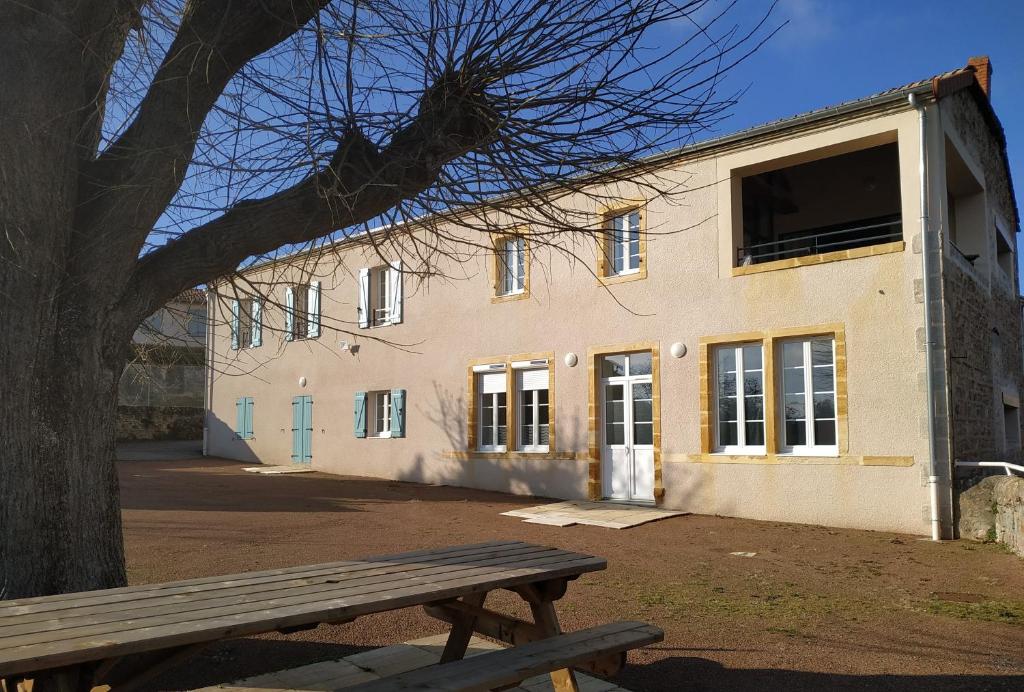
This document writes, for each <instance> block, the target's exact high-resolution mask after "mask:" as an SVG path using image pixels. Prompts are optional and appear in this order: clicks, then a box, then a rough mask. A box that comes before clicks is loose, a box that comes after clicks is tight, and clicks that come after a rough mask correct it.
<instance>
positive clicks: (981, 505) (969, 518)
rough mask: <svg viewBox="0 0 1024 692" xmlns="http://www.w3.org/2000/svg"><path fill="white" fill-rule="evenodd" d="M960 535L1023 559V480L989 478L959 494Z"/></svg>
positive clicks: (1015, 477)
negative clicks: (996, 544)
mask: <svg viewBox="0 0 1024 692" xmlns="http://www.w3.org/2000/svg"><path fill="white" fill-rule="evenodd" d="M960 535H961V537H963V538H969V539H971V540H975V541H992V540H995V541H998V542H999V543H1002V544H1004V545H1006V546H1007V547H1008V548H1009V549H1010V550H1012V551H1013V552H1015V553H1017V554H1018V555H1021V556H1024V478H1021V477H1019V476H988V477H986V478H985V479H984V480H982V481H981V482H980V483H978V484H977V485H975V486H974V487H973V488H971V489H970V490H967V491H965V492H963V493H961V494H960Z"/></svg>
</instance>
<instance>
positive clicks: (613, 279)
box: [597, 259, 647, 286]
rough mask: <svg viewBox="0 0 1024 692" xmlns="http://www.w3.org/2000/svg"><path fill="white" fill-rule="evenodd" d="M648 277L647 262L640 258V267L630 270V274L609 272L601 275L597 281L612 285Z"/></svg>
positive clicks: (604, 284) (603, 284)
mask: <svg viewBox="0 0 1024 692" xmlns="http://www.w3.org/2000/svg"><path fill="white" fill-rule="evenodd" d="M646 278H647V264H646V262H644V260H642V259H641V260H640V268H639V269H637V270H636V271H632V272H629V273H628V274H608V275H599V276H598V277H597V282H598V283H599V284H601V285H602V286H612V285H614V284H624V283H628V282H630V281H641V280H643V279H646Z"/></svg>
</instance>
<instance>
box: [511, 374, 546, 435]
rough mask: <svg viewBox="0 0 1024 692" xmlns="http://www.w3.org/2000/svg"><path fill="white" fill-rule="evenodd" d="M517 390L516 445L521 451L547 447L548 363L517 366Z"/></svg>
mask: <svg viewBox="0 0 1024 692" xmlns="http://www.w3.org/2000/svg"><path fill="white" fill-rule="evenodd" d="M516 394H517V396H518V401H519V410H518V417H519V438H518V440H517V443H518V448H519V449H520V450H521V451H524V452H546V451H548V445H549V443H550V442H549V438H550V427H549V419H548V415H549V414H548V369H547V367H544V368H534V369H529V370H517V371H516Z"/></svg>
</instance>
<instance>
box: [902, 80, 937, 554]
mask: <svg viewBox="0 0 1024 692" xmlns="http://www.w3.org/2000/svg"><path fill="white" fill-rule="evenodd" d="M907 101H909V102H910V105H911V107H912V108H914V109H915V110H917V113H918V121H919V123H920V143H919V146H920V150H921V151H920V159H919V161H918V175H919V176H920V178H921V189H920V204H921V219H920V228H921V286H922V297H923V300H924V351H925V372H926V377H927V385H926V387H927V396H928V491H929V493H928V494H929V498H930V501H931V529H932V540H933V541H940V540H942V517H941V509H940V502H939V484H940V480H941V476H940V468H939V457H938V455H937V454H936V445H937V444H938V437H939V436H938V418H937V416H936V412H935V389H936V383H935V381H936V379H937V378H936V374H935V361H934V353H935V335H934V331H935V330H934V327H933V325H932V316H931V304H932V303H931V301H932V295H931V293H932V291H931V281H930V280H929V277H930V276H931V274H932V262H931V252H929V248H928V234H929V226H930V223H929V218H928V177H927V175H928V162H927V153H926V152H927V141H928V132H927V122H926V120H925V107H924V104H922V103H921V102H920V101H918V99H917V94H915V93H913V92H911V93H910V94H908V95H907Z"/></svg>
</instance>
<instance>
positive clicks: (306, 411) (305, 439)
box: [302, 396, 313, 461]
mask: <svg viewBox="0 0 1024 692" xmlns="http://www.w3.org/2000/svg"><path fill="white" fill-rule="evenodd" d="M312 458H313V397H311V396H304V397H302V461H309V460H310V459H312Z"/></svg>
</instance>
